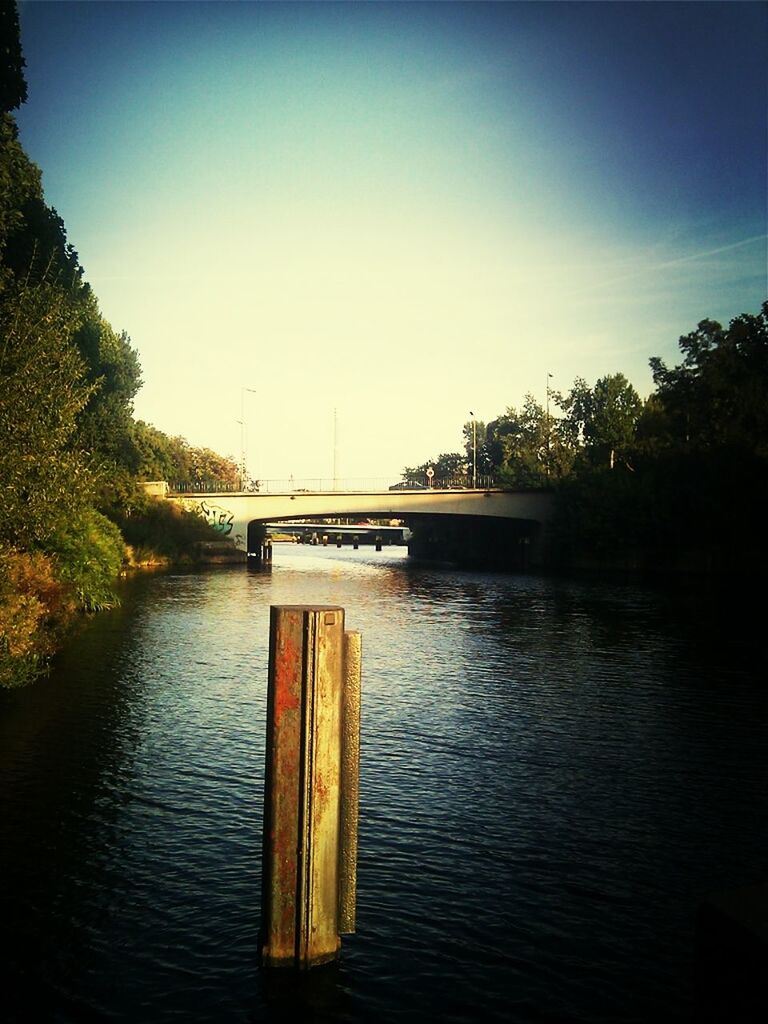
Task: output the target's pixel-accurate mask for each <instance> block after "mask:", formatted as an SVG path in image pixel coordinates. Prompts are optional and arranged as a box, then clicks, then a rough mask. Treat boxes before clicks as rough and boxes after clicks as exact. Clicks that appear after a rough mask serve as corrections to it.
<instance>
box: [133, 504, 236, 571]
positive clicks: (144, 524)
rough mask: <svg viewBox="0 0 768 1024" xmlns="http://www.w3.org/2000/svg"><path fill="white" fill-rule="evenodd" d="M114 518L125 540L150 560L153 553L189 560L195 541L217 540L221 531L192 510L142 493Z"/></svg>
mask: <svg viewBox="0 0 768 1024" xmlns="http://www.w3.org/2000/svg"><path fill="white" fill-rule="evenodd" d="M117 522H118V525H119V527H120V531H121V533H122V535H123V537H124V538H125V540H126V542H127V543H128V544H129V545H130V546H131V547H132V548H134V549H136V550H142V551H144V552H146V553H147V555H146V557H147V560H150V561H151V560H156V559H157V557H159V558H161V559H165V560H173V561H193V560H194V555H195V545H196V544H197V543H198V542H200V541H214V540H215V541H220V540H221V535H220V534H218V533H217V532H216V531H215V530H214V529H213V528H212V527H211V526H209V525H208V523H207V522H206V521H205V520H204V519H202V518H201V517H200V516H198V515H197V514H196V513H194V512H189V511H187V510H186V509H182V508H179V506H177V505H172V504H171V503H170V502H167V501H163V500H161V499H158V498H152V497H148V496H146V495H144V496H143V500H139V501H137V502H136V504H135V505H134V507H133V508H132V509H131V510H130V512H129V513H123V514H122V515H120V516H119V517H118V520H117Z"/></svg>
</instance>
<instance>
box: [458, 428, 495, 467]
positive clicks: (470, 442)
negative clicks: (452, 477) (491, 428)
mask: <svg viewBox="0 0 768 1024" xmlns="http://www.w3.org/2000/svg"><path fill="white" fill-rule="evenodd" d="M462 434H463V435H464V451H465V452H466V463H467V472H468V473H471V471H472V466H473V464H474V465H476V467H477V475H478V476H490V475H491V474H492V473H493V469H494V467H493V463H492V461H491V456H490V452H489V450H488V427H487V425H486V424H485V423H484V422H483V421H482V420H474V421H473V420H467V422H466V423H465V424H464V426H463V427H462Z"/></svg>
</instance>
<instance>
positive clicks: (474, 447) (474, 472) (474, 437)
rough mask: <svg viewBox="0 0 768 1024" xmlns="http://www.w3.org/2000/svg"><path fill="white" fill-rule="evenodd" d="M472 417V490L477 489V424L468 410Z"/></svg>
mask: <svg viewBox="0 0 768 1024" xmlns="http://www.w3.org/2000/svg"><path fill="white" fill-rule="evenodd" d="M469 415H470V416H471V417H472V488H473V489H475V488H477V422H476V420H475V414H474V413H473V412H472V410H471V409H470V410H469Z"/></svg>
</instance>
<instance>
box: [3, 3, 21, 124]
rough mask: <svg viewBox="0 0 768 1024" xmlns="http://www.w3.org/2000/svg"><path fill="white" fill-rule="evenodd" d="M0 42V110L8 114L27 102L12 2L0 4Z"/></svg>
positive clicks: (17, 21)
mask: <svg viewBox="0 0 768 1024" xmlns="http://www.w3.org/2000/svg"><path fill="white" fill-rule="evenodd" d="M0 40H2V43H0V110H2V111H4V112H5V113H8V112H10V111H11V110H15V109H16V108H17V107H20V106H21V104H22V103H25V102H26V100H27V83H26V80H25V78H24V68H25V67H26V61H25V60H24V56H23V54H22V52H21V37H20V34H19V13H18V10H17V8H16V4H15V3H13V2H12V0H2V2H0Z"/></svg>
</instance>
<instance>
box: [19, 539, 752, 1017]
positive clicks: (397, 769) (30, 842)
mask: <svg viewBox="0 0 768 1024" xmlns="http://www.w3.org/2000/svg"><path fill="white" fill-rule="evenodd" d="M295 603H301V604H305V603H320V604H338V605H341V606H342V607H344V608H345V609H346V616H347V628H350V629H359V630H360V631H361V632H362V634H363V721H362V769H361V823H360V863H359V877H358V931H357V934H355V935H354V936H349V937H345V939H344V944H343V957H342V960H341V962H340V963H339V964H338V965H336V966H333V967H331V968H328V969H325V968H323V969H319V970H316V971H313V972H310V973H309V974H308V975H306V976H303V977H300V978H298V979H297V978H296V977H295V976H294V975H293V972H288V974H285V973H284V972H280V971H277V972H272V973H271V974H270V973H265V972H263V971H262V970H261V969H260V968H259V966H258V958H257V948H256V939H257V929H258V922H259V913H260V911H259V899H260V888H259V886H260V849H261V815H262V787H263V771H264V765H263V761H264V725H265V714H266V681H267V657H268V650H267V639H268V619H269V606H270V604H295ZM710 613H711V609H710V610H709V611H707V609H706V608H705V609H704V611H702V603H701V601H700V600H698V599H696V600H685V601H684V600H682V599H681V598H680V596H679V595H676V596H672V595H668V594H663V593H658V592H655V591H653V590H650V589H644V588H640V587H635V586H624V585H614V584H606V583H583V582H573V581H563V580H552V579H546V578H543V577H536V576H502V575H493V574H483V573H471V572H456V571H450V570H449V571H446V570H442V571H438V570H435V569H429V568H423V567H421V568H420V567H413V566H408V564H407V559H406V558H405V556H404V551H403V549H389V550H385V551H384V552H382V553H380V554H377V553H375V552H373V551H372V550H371V549H368V550H365V549H361V550H360V551H357V552H353V551H350V550H348V549H347V550H343V551H337V550H336V549H335V548H330V549H322V548H307V547H301V546H277V547H276V548H275V555H274V569H273V572H272V573H271V574H266V575H249V574H247V573H246V572H245V571H244V570H242V569H239V568H234V569H222V570H214V571H206V572H189V573H165V574H159V575H153V576H145V577H140V578H138V579H135V580H131V581H129V582H128V583H127V584H126V586H125V592H124V595H123V605H122V607H121V608H120V609H118V610H116V611H114V612H110V613H104V614H102V615H99V616H97V617H95V618H94V619H93V620H91V621H90V622H88V623H87V624H86V625H85V626H84V627H83V629H82V630H81V631H80V632H79V633H78V635H77V637H76V638H74V640H73V642H72V643H71V645H70V646H69V647H68V649H67V650H66V651H65V652H64V654H63V655H62V657H61V658H60V659H59V660H58V663H57V665H56V666H55V668H54V671H53V672H52V674H51V675H50V677H48V678H46V679H43V680H42V681H40V682H39V683H38V684H36V685H35V686H33V687H31V688H28V689H26V690H23V691H18V692H11V693H0V844H1V845H0V877H1V878H2V886H3V903H4V908H3V921H4V925H5V928H4V931H5V934H6V936H8V937H9V938H10V943H11V952H10V955H6V958H5V963H4V970H3V975H4V981H5V982H6V984H5V986H4V991H5V993H6V1007H10V1006H12V1005H13V1000H14V998H15V999H16V1001H17V1003H18V1001H19V1000H21V1001H22V1002H21V1004H20V1005H21V1006H22V1007H23V1008H22V1009H19V1010H18V1011H13V1010H9V1011H8V1013H9V1014H10V1016H7V1017H6V1019H8V1020H12V1021H15V1020H18V1021H26V1020H28V1019H29V1018H30V1016H32V1015H33V1014H34V1013H37V1015H38V1016H39V1015H42V1016H43V1017H44V1018H45V1019H48V1020H54V1021H62V1022H79V1021H90V1020H93V1021H101V1020H107V1021H110V1020H114V1021H137V1022H155V1021H157V1022H166V1021H175V1020H185V1021H221V1022H229V1021H232V1022H235V1021H244V1022H245V1021H271V1020H281V1019H284V1018H285V1019H287V1018H288V1017H289V1016H291V1015H292V1014H293V1013H295V1011H296V1010H297V1009H300V1010H301V1012H302V1014H303V1015H304V1018H305V1019H306V1020H308V1021H312V1020H318V1021H325V1020H329V1021H330V1020H333V1021H350V1022H353V1021H354V1022H357V1021H389V1020H397V1021H407V1020H413V1021H424V1020H442V1021H448V1022H457V1024H469V1022H474V1021H477V1020H483V1021H499V1022H501V1021H505V1022H506V1021H512V1022H528V1021H590V1022H597V1021H627V1022H629V1021H658V1020H660V1019H664V1020H680V1021H682V1020H688V1019H691V1013H692V1007H693V994H692V968H693V959H694V925H695V912H696V907H697V905H698V903H699V902H700V900H701V899H702V898H703V897H704V896H705V895H706V894H707V893H708V892H710V891H712V890H715V889H720V888H725V887H730V886H737V885H743V884H750V883H754V882H763V881H765V880H766V874H768V872H767V871H766V863H765V852H764V851H765V849H766V841H767V840H768V813H767V812H768V796H767V793H768V790H767V789H766V785H765V782H766V765H767V763H768V753H766V751H767V749H768V748H767V746H766V721H767V720H768V705H767V701H766V694H765V689H764V687H763V686H762V685H761V682H760V678H761V676H760V672H761V669H764V665H761V664H760V662H759V652H757V647H756V644H755V646H754V647H750V645H749V644H748V643H747V644H746V646H745V643H744V641H743V638H742V639H741V640H740V641H739V642H738V643H737V642H735V639H734V637H733V635H732V634H731V632H730V631H729V629H728V628H726V624H725V622H724V621H723V620H715V619H713V618H712V616H711V614H710ZM718 622H719V625H720V626H721V627H722V628H721V629H720V632H719V633H718V630H717V628H716V627H717V623H718Z"/></svg>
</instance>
